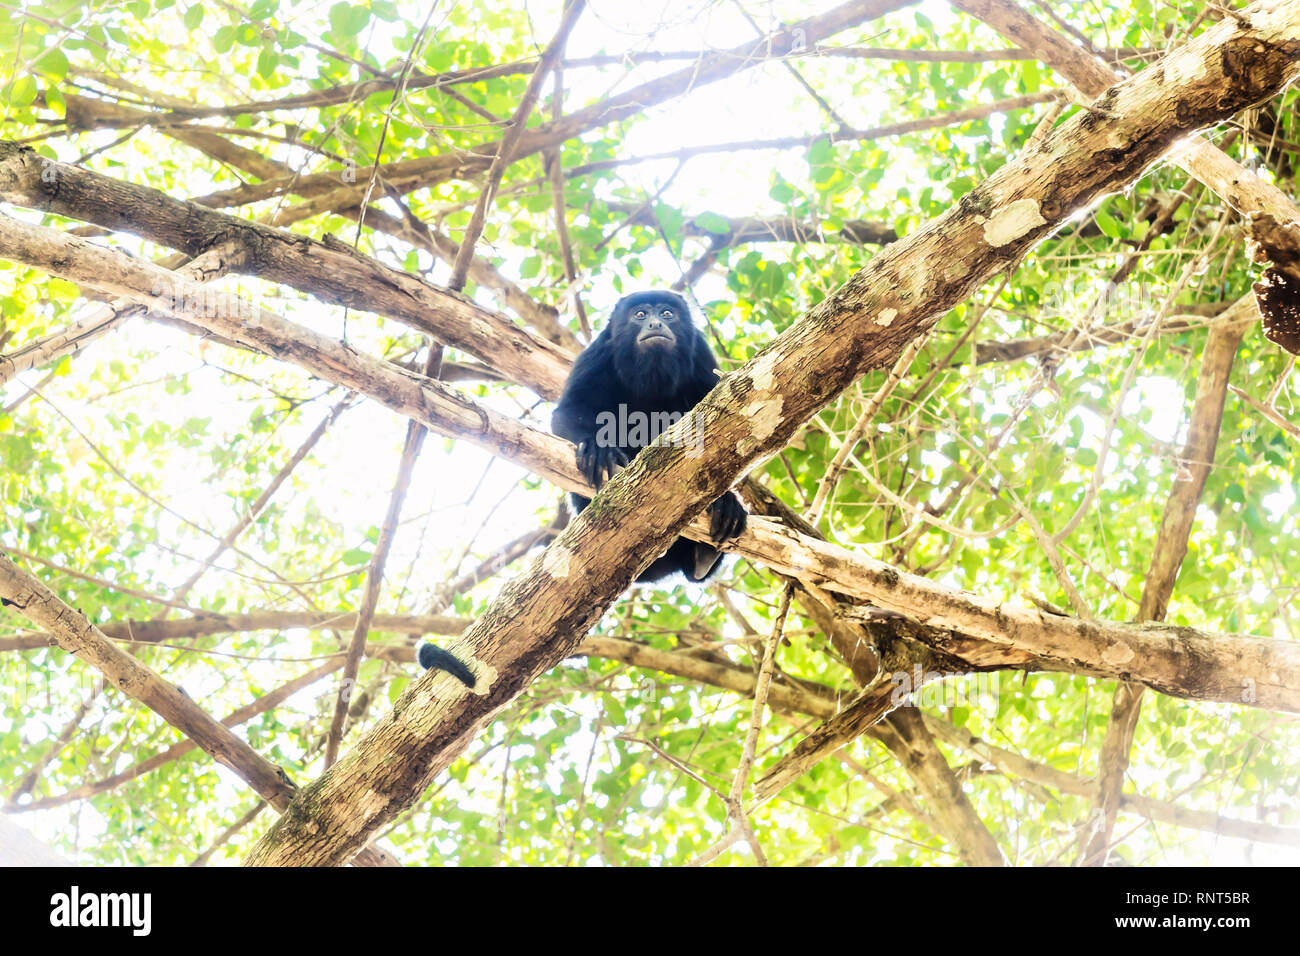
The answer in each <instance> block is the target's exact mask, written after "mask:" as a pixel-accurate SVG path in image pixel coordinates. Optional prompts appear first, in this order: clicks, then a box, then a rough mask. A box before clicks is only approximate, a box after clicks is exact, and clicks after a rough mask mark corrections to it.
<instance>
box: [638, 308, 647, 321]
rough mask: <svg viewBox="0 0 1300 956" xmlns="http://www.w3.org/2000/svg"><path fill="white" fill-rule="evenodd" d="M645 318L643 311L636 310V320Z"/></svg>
mask: <svg viewBox="0 0 1300 956" xmlns="http://www.w3.org/2000/svg"><path fill="white" fill-rule="evenodd" d="M645 316H646V311H645V309H637V310H636V317H637V318H638V319H644V318H645Z"/></svg>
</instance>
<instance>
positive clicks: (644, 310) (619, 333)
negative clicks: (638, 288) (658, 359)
mask: <svg viewBox="0 0 1300 956" xmlns="http://www.w3.org/2000/svg"><path fill="white" fill-rule="evenodd" d="M684 322H690V315H689V313H688V312H687V310H686V303H685V302H684V301H682V298H681V296H678V295H673V294H672V293H645V292H643V293H638V294H636V295H630V296H627V297H626V298H624V299H623V301H621V302H620V303H619V304H618V306H617V308H616V309H615V310H614V324H615V329H614V333H615V337H616V338H618V339H621V340H622V342H623V343H624V346H625V347H626V345H627V344H628V343H630V344H631V345H632V347H633V348H635V350H636V352H637V353H638V354H641V355H648V354H653V353H656V352H671V351H672V350H673V349H675V348H677V346H678V343H679V342H681V341H682V340H683V338H682V331H683V326H682V323H684Z"/></svg>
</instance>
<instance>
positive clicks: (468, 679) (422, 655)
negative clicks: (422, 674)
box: [415, 641, 478, 687]
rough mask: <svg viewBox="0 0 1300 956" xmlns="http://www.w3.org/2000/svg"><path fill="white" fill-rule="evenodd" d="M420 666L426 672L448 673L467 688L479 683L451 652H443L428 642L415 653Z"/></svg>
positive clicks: (472, 673)
mask: <svg viewBox="0 0 1300 956" xmlns="http://www.w3.org/2000/svg"><path fill="white" fill-rule="evenodd" d="M415 656H416V658H417V659H418V660H419V662H420V666H421V667H423V668H424V669H425V670H426V671H427V670H430V669H436V670H440V671H446V672H447V673H448V674H450V675H451V676H453V677H455V678H458V679H459V680H460V682H461V683H462V684H464V685H465V686H466V687H473V686H474V685H475V684H477V683H478V679H477V678H476V677H475V676H474V672H473V671H471V670H470V669H469V668H468V667H466V666H465V665H464V664H462V663H461V662H460V661H459V660H458V659H457V658H456V657H455V656H453V655H452V653H451V651H446V650H443V649H442V648H441V647H439V646H438V645H437V644H430V643H428V642H427V641H426V642H425V643H423V644H421V645H420V646H419V648H418V649H417V650H416V652H415Z"/></svg>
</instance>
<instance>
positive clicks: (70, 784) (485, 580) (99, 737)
mask: <svg viewBox="0 0 1300 956" xmlns="http://www.w3.org/2000/svg"><path fill="white" fill-rule="evenodd" d="M6 12H7V14H8V15H7V16H6V17H4V18H3V19H0V64H2V65H0V90H2V91H3V104H4V105H3V112H2V114H0V115H2V117H3V121H2V124H0V203H2V204H3V205H0V216H2V217H3V218H0V502H2V508H0V553H2V554H3V555H4V556H5V558H4V562H3V563H0V595H2V596H4V597H5V598H6V600H7V602H9V604H10V606H6V607H4V608H0V681H2V682H3V685H4V686H5V687H6V688H8V692H7V693H6V694H5V696H4V699H3V703H0V735H2V738H0V739H2V740H3V746H0V800H3V801H4V810H5V812H6V813H7V814H11V815H13V817H14V820H15V822H17V823H19V824H20V825H21V826H24V827H27V828H29V829H30V830H31V831H32V832H33V833H34V834H36V835H37V836H38V837H39V838H40V839H41V840H42V841H44V842H45V843H46V844H48V845H49V846H50V847H51V848H53V849H54V850H56V851H57V852H60V853H62V854H64V855H65V856H66V857H67V858H69V859H72V860H75V861H78V862H87V863H112V864H185V863H191V862H195V861H198V862H200V863H212V864H218V863H220V864H230V863H236V862H240V861H251V862H296V861H301V862H343V861H345V860H347V859H351V858H352V857H353V854H355V853H356V852H357V851H358V850H359V849H360V848H361V847H362V846H368V849H367V850H366V851H365V852H364V853H363V854H362V856H360V857H357V858H356V861H357V862H369V863H404V864H411V865H416V864H431V863H455V864H465V865H495V864H572V865H636V864H668V865H678V864H687V863H693V862H694V863H708V862H715V861H716V862H718V863H732V864H744V863H753V862H763V863H770V864H773V865H792V864H816V863H828V864H855V865H856V864H881V865H920V864H949V863H958V862H960V863H968V864H980V865H992V864H1000V863H1007V864H1018V865H1068V864H1085V865H1100V864H1104V863H1111V864H1117V863H1122V864H1130V865H1152V864H1207V863H1225V862H1226V863H1241V862H1295V861H1296V860H1297V853H1298V852H1300V798H1297V794H1300V768H1297V766H1296V762H1295V760H1294V757H1293V755H1294V754H1295V753H1296V752H1297V749H1300V723H1297V720H1296V716H1295V715H1296V714H1297V713H1300V644H1297V638H1300V616H1298V615H1297V611H1296V604H1297V601H1296V595H1297V591H1298V590H1300V585H1297V583H1296V582H1297V581H1298V580H1300V546H1298V545H1297V541H1298V540H1300V539H1298V538H1297V532H1298V531H1300V528H1298V527H1297V514H1298V513H1300V511H1298V509H1297V497H1298V495H1300V473H1298V469H1297V460H1298V459H1297V448H1298V447H1300V393H1298V392H1297V389H1296V381H1297V377H1296V376H1295V374H1294V366H1295V361H1296V360H1295V354H1296V353H1297V352H1300V315H1298V313H1300V305H1297V303H1300V294H1297V292H1296V290H1300V213H1297V210H1296V206H1295V205H1294V202H1295V201H1294V199H1293V198H1292V197H1294V195H1295V193H1296V184H1297V166H1296V163H1297V162H1300V115H1298V114H1297V111H1296V101H1297V94H1296V93H1295V92H1294V91H1288V90H1287V87H1288V86H1289V84H1290V83H1291V81H1292V80H1293V79H1294V78H1295V75H1296V72H1297V71H1298V70H1300V52H1298V51H1300V2H1297V0H1265V2H1261V3H1257V4H1255V5H1254V6H1251V7H1245V6H1242V7H1241V8H1240V10H1238V9H1237V8H1236V6H1235V5H1232V4H1223V5H1213V6H1211V5H1207V4H1203V3H1197V2H1151V0H1136V2H1130V3H1059V4H1045V3H1034V4H1031V3H1029V2H1027V0H1020V3H1019V5H1017V3H1016V2H1013V0H953V2H952V3H948V2H941V0H924V2H915V0H851V2H847V3H844V4H842V5H839V6H835V5H832V4H830V3H821V4H818V3H809V2H804V3H796V2H788V3H787V2H782V3H778V4H775V5H773V4H759V3H753V2H749V0H734V2H733V0H725V2H711V0H680V2H679V0H659V2H652V3H647V4H636V5H630V4H626V3H622V2H616V0H591V2H587V3H584V2H580V0H578V2H574V0H571V2H570V3H568V4H562V3H561V2H559V0H548V2H546V3H542V4H530V5H527V6H520V5H506V4H487V3H459V4H453V3H434V4H419V3H410V2H399V0H371V2H362V3H352V2H348V0H340V2H336V3H330V4H316V3H298V2H290V0H256V2H252V3H248V2H242V3H226V2H222V3H219V4H202V3H197V2H194V3H187V2H184V0H180V2H176V0H132V2H126V3H99V2H94V3H63V2H45V3H42V4H40V5H39V6H32V5H26V6H23V7H21V8H19V7H8V8H7V11H6ZM650 288H674V289H677V290H679V291H681V292H682V294H684V295H686V296H687V297H688V299H689V300H690V301H691V302H692V304H693V306H694V311H695V312H696V315H695V320H696V322H697V324H699V325H700V327H701V328H702V329H703V331H704V333H705V335H706V338H707V339H708V341H709V343H710V345H711V346H712V347H713V349H714V351H715V354H716V355H717V357H718V361H719V364H720V366H721V367H722V370H723V373H724V375H723V379H722V381H721V384H720V386H719V388H717V389H715V390H714V392H713V393H712V394H711V395H710V397H709V399H707V400H706V402H705V403H704V404H703V405H702V406H701V411H700V413H699V414H700V418H701V420H702V421H703V422H704V423H705V425H706V427H705V429H704V435H705V444H706V445H708V444H709V439H710V437H713V438H714V440H715V442H716V443H715V444H714V445H713V446H712V447H711V448H708V449H707V453H706V455H705V458H704V460H703V462H702V463H698V464H697V463H690V462H686V461H684V460H682V459H681V458H680V457H678V458H672V457H669V456H667V455H662V454H661V455H658V456H656V454H655V453H656V452H659V451H660V450H661V449H658V448H655V449H648V450H647V451H646V452H645V453H644V454H642V455H641V456H639V458H638V460H637V462H636V463H634V465H633V466H632V467H631V468H629V469H627V472H626V473H625V474H624V475H621V476H620V478H619V480H618V481H616V482H614V483H613V484H612V485H611V486H610V487H609V488H607V489H606V490H605V491H602V492H601V495H600V496H599V497H598V498H597V499H596V501H595V502H594V503H593V506H592V508H590V509H589V510H588V512H584V514H583V515H582V516H581V517H580V518H576V519H574V518H571V517H570V515H569V513H568V509H567V507H566V506H565V505H564V503H563V501H564V497H565V496H564V495H563V492H564V491H565V490H582V489H583V487H584V486H583V485H582V479H581V476H580V475H579V474H578V472H577V470H576V468H575V467H574V463H573V458H572V455H573V452H572V448H571V446H568V445H567V444H565V443H563V442H561V441H560V440H558V439H555V438H553V437H550V436H548V435H547V434H546V433H547V431H548V423H549V417H550V409H551V407H552V404H553V402H554V400H555V399H556V398H557V397H558V394H559V390H560V388H561V387H562V385H563V382H564V378H565V375H566V374H567V370H568V367H569V365H570V364H571V362H572V360H573V357H574V356H575V355H576V354H577V353H578V352H579V351H580V350H581V349H582V347H583V346H584V345H585V344H586V343H587V342H589V341H590V340H591V339H592V337H593V336H594V334H595V333H597V332H599V330H600V328H601V327H602V326H603V324H604V322H605V321H606V319H607V318H608V315H609V312H610V309H611V308H612V306H613V304H614V303H615V302H616V301H617V299H618V298H619V297H620V296H621V295H623V294H625V293H628V292H632V291H636V290H640V289H650ZM745 429H749V432H748V433H746V432H745ZM733 482H734V483H735V485H736V487H737V488H738V489H739V491H740V493H741V495H742V498H743V499H744V500H745V502H746V504H747V505H748V507H749V510H750V512H751V514H752V515H753V516H754V519H753V521H752V527H751V531H750V532H749V533H747V534H746V535H745V536H744V537H743V538H741V539H740V540H739V541H738V542H737V545H736V547H735V549H734V550H735V551H736V552H737V554H738V556H737V557H735V558H732V559H729V563H728V565H727V566H726V568H725V570H724V572H723V574H722V575H721V576H720V577H719V578H718V579H716V580H715V581H713V582H710V583H709V584H708V585H706V586H702V587H701V586H695V585H690V584H686V583H684V582H672V583H665V584H663V585H660V586H657V587H653V588H651V587H643V586H634V587H632V588H630V589H628V590H626V592H625V593H624V588H625V587H626V585H627V582H628V581H630V580H631V578H632V577H633V576H634V574H635V572H636V570H637V568H638V567H644V566H645V565H646V564H647V563H648V562H649V561H650V560H652V559H653V558H654V557H655V556H656V551H655V548H656V546H657V545H656V542H662V540H663V537H664V535H668V536H672V535H675V534H676V533H678V532H679V531H681V530H682V529H683V528H685V527H686V524H685V523H686V522H687V521H689V520H690V519H691V517H692V515H693V514H698V513H699V511H700V509H701V508H702V507H703V505H704V504H705V503H706V502H707V500H708V499H709V494H710V492H711V491H716V489H715V488H714V486H715V485H716V486H717V487H718V488H725V487H727V486H728V485H731V484H732V483H733ZM588 493H590V492H588ZM674 501H675V502H676V504H675V505H674V504H671V503H672V502H674ZM647 502H648V503H649V504H648V505H647V504H646V503H647ZM670 505H671V507H670ZM602 506H603V507H602ZM678 506H679V510H677V511H675V510H672V508H673V507H678ZM679 511H680V513H679ZM695 533H698V526H697V528H696V532H695ZM660 550H662V548H660ZM624 556H625V557H624ZM47 589H48V590H47ZM619 595H621V596H619ZM65 605H66V607H65ZM83 615H84V619H83V617H82V616H83ZM87 622H88V623H87ZM92 625H93V626H92ZM421 637H423V638H425V639H428V640H432V641H436V642H438V643H441V644H443V645H444V646H447V647H449V648H451V649H452V650H453V651H454V652H456V653H458V654H460V655H461V656H462V657H464V658H465V659H467V660H469V659H471V658H472V661H473V666H474V668H475V672H476V674H478V676H479V685H478V686H476V688H475V689H474V691H473V692H470V691H465V690H463V689H461V690H458V691H455V692H453V691H452V689H451V688H452V684H453V683H454V682H452V681H451V679H450V678H443V677H435V676H432V675H427V676H424V677H419V674H418V668H417V667H416V665H415V663H414V647H415V641H416V640H417V639H418V638H421ZM417 678H418V679H417ZM421 735H424V736H425V737H426V739H427V740H428V741H431V743H429V744H428V745H427V746H421V745H419V744H411V743H410V741H411V740H412V739H414V738H418V737H420V736H421ZM214 758H215V759H214ZM277 768H278V769H277ZM381 770H382V771H383V773H381V772H380V771H381ZM390 770H391V773H389V771H390ZM295 788H302V789H299V790H297V791H296V793H295ZM381 805H382V806H381ZM281 813H284V816H283V817H281V818H280V819H281V820H282V823H281V824H280V825H278V826H273V825H275V823H276V820H277V817H278V816H279V815H280V814H281ZM342 816H347V817H348V818H349V819H351V818H356V819H357V820H358V821H362V822H358V824H357V829H356V832H349V833H348V834H346V835H339V834H338V832H337V830H338V828H337V827H336V826H334V824H333V823H331V821H335V820H337V819H338V818H340V817H342ZM308 823H320V824H321V825H322V828H323V829H322V833H321V834H319V835H317V836H314V837H311V838H309V837H308V836H305V835H304V834H305V833H306V832H307V831H308V830H309V829H310V827H308V826H307V824H308ZM313 840H315V841H317V842H319V843H320V844H321V846H320V847H316V846H315V845H314V844H313V846H311V847H308V846H307V844H311V843H312V842H313Z"/></svg>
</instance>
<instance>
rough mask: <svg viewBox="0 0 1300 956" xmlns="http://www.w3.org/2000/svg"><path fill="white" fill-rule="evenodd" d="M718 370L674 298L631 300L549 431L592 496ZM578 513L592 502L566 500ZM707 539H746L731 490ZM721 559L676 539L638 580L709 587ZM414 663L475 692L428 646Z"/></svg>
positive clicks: (460, 667) (590, 351) (578, 370)
mask: <svg viewBox="0 0 1300 956" xmlns="http://www.w3.org/2000/svg"><path fill="white" fill-rule="evenodd" d="M716 370H717V363H716V362H715V361H714V359H713V353H712V352H710V351H709V346H708V343H707V342H705V341H704V336H703V335H702V334H701V333H700V331H699V329H697V328H696V327H695V326H694V324H693V323H692V322H691V313H690V309H689V307H688V306H687V305H686V301H685V300H684V299H683V298H682V297H681V296H679V295H677V294H676V293H673V292H636V293H633V294H632V295H628V296H624V297H623V298H622V299H620V300H619V302H618V304H617V305H616V306H614V312H613V315H611V316H610V320H609V322H608V324H607V325H606V326H605V328H603V329H602V330H601V332H600V334H599V335H597V336H596V338H595V339H594V340H593V341H592V343H591V344H590V345H588V346H587V348H586V350H585V351H583V353H582V354H581V355H579V356H578V359H577V361H576V362H574V364H573V371H572V372H570V373H569V380H568V382H567V383H566V384H565V386H564V394H563V395H562V396H561V397H560V403H559V405H557V406H556V408H555V414H554V415H552V416H551V430H552V431H554V432H555V434H557V435H559V436H560V437H561V438H567V439H568V440H569V441H571V442H573V443H574V444H575V445H577V446H578V468H579V470H580V471H581V472H582V474H583V476H584V477H585V478H586V479H587V481H588V482H589V483H590V484H591V485H592V487H594V488H599V487H600V486H601V485H603V484H604V483H605V481H606V480H607V479H609V478H611V477H613V475H614V473H615V472H616V471H618V470H619V469H620V468H622V467H623V466H624V465H626V464H627V463H628V462H630V461H631V460H632V458H633V457H634V456H635V455H636V453H637V452H638V451H640V450H641V449H642V448H644V447H645V446H646V445H648V444H650V443H651V442H653V441H654V440H655V439H656V438H658V437H659V434H660V433H661V432H663V431H664V430H665V429H667V428H668V427H669V426H670V425H672V424H674V423H675V422H676V421H677V420H678V419H679V418H681V417H682V416H683V415H685V414H686V413H687V412H689V411H690V410H691V409H692V408H694V407H695V406H696V404H697V403H698V402H699V401H700V399H702V398H703V397H704V396H705V395H707V394H708V393H709V391H710V390H711V389H712V388H713V386H714V385H716V384H717V381H718V378H717V374H716ZM570 497H571V499H572V501H573V506H574V510H575V511H582V509H583V508H585V507H586V506H587V505H588V504H589V503H590V500H591V499H589V498H584V497H582V496H581V495H577V494H575V495H571V496H570ZM709 513H710V516H711V517H710V524H709V529H710V533H711V535H712V536H713V540H714V541H715V542H717V543H719V544H721V543H722V542H724V541H726V540H728V539H729V538H734V537H736V536H737V535H739V534H740V533H741V532H743V531H744V530H745V526H746V523H747V521H748V517H749V515H748V513H747V512H746V511H745V506H744V505H743V504H741V503H740V499H739V498H738V497H737V496H736V493H735V492H733V491H728V492H726V493H725V494H724V495H722V497H720V498H718V499H717V500H716V501H714V502H713V504H712V505H710V506H709ZM721 558H722V553H721V552H720V551H718V549H717V548H715V547H713V546H712V545H710V544H706V543H704V542H697V541H691V540H689V539H688V538H678V539H677V540H676V541H674V542H673V544H672V546H671V547H670V548H669V549H668V550H667V551H666V552H665V553H664V554H663V555H661V556H660V557H659V558H657V559H655V561H654V562H653V563H652V564H651V565H650V566H649V567H648V568H646V569H645V570H644V571H642V572H641V574H640V575H639V576H638V577H637V580H638V581H641V582H649V581H660V580H663V579H664V578H666V577H668V576H669V575H671V574H673V573H675V572H678V571H680V572H681V573H682V574H683V575H685V576H686V578H687V579H688V580H691V581H704V580H707V579H708V578H709V577H710V576H711V575H713V573H714V572H715V571H716V570H717V567H718V564H719V562H720V561H721ZM419 660H420V664H421V665H422V666H423V667H424V668H426V669H428V668H430V667H435V668H437V669H439V670H445V671H449V672H450V673H453V674H455V675H456V676H457V677H459V678H460V679H461V680H462V681H463V682H464V683H465V684H467V685H469V686H471V687H472V686H473V684H474V681H473V675H472V674H470V673H469V672H468V670H467V669H466V668H465V665H464V664H462V663H461V662H460V661H458V660H456V658H455V657H454V656H452V655H451V654H450V653H448V652H447V651H445V650H443V649H442V648H440V647H438V646H436V645H434V644H422V645H420V650H419Z"/></svg>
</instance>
